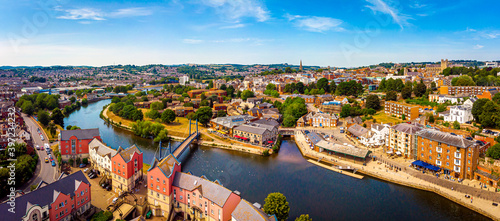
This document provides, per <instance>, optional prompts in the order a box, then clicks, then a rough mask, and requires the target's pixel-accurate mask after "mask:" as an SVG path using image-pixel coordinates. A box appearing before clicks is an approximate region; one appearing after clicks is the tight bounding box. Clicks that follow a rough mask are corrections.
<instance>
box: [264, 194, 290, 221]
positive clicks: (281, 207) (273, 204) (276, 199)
mask: <svg viewBox="0 0 500 221" xmlns="http://www.w3.org/2000/svg"><path fill="white" fill-rule="evenodd" d="M265 202H266V203H265V204H264V212H265V213H267V214H270V215H276V218H277V219H278V220H279V221H285V220H287V219H288V214H289V213H290V206H289V205H288V202H287V201H286V197H285V196H284V195H283V194H281V193H270V194H269V195H267V197H266V199H265Z"/></svg>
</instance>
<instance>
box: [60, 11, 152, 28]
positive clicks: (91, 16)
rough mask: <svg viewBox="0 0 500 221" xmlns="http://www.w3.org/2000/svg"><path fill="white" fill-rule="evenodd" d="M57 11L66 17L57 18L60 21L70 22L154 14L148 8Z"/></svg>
mask: <svg viewBox="0 0 500 221" xmlns="http://www.w3.org/2000/svg"><path fill="white" fill-rule="evenodd" d="M55 10H56V11H60V12H63V13H64V15H60V16H58V17H57V18H58V19H69V20H95V21H102V20H106V18H122V17H136V16H147V15H151V14H153V12H152V11H151V10H149V9H147V8H122V9H118V10H116V11H111V12H103V11H101V10H100V9H94V8H79V9H62V8H61V7H56V8H55ZM80 23H82V22H80ZM82 24H88V23H82Z"/></svg>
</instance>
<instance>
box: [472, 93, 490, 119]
mask: <svg viewBox="0 0 500 221" xmlns="http://www.w3.org/2000/svg"><path fill="white" fill-rule="evenodd" d="M488 101H490V100H488V99H486V98H481V99H478V100H477V101H476V102H474V104H473V105H472V110H471V112H472V116H473V117H474V120H475V121H476V122H478V123H480V120H479V116H480V115H481V113H482V112H483V106H484V105H485V104H486V103H488Z"/></svg>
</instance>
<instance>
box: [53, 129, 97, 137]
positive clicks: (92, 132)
mask: <svg viewBox="0 0 500 221" xmlns="http://www.w3.org/2000/svg"><path fill="white" fill-rule="evenodd" d="M60 135H61V140H69V138H70V137H72V136H76V138H78V139H79V140H89V139H93V138H94V137H97V136H100V135H99V128H93V129H79V130H61V133H60Z"/></svg>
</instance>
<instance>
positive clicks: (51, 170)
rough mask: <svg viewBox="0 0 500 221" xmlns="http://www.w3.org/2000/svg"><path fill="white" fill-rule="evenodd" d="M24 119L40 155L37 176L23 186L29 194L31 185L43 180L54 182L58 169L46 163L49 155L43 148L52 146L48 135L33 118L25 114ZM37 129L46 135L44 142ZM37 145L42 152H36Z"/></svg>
mask: <svg viewBox="0 0 500 221" xmlns="http://www.w3.org/2000/svg"><path fill="white" fill-rule="evenodd" d="M23 119H24V122H25V123H26V126H27V127H28V131H29V132H30V134H31V138H32V139H33V145H35V151H36V152H37V154H38V164H37V169H36V171H35V175H36V176H35V177H33V178H32V179H31V180H30V181H29V182H28V183H27V184H25V185H24V186H23V191H25V192H29V191H30V187H31V185H38V184H39V183H40V182H41V181H42V180H43V181H45V182H46V183H52V182H54V181H55V175H56V167H53V166H52V165H51V163H50V162H49V163H45V157H48V155H47V153H46V152H45V150H44V148H43V147H44V145H45V144H49V145H50V143H49V142H48V140H47V135H46V134H45V132H44V131H43V129H42V128H40V126H39V125H38V124H37V123H36V122H35V121H34V120H33V119H32V118H30V117H28V116H24V114H23ZM37 128H40V131H41V132H42V133H43V134H44V138H45V139H44V141H42V139H41V138H40V135H39V134H38V131H37ZM36 145H39V146H40V147H41V149H42V150H36ZM53 157H54V156H53ZM56 163H57V160H56Z"/></svg>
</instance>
